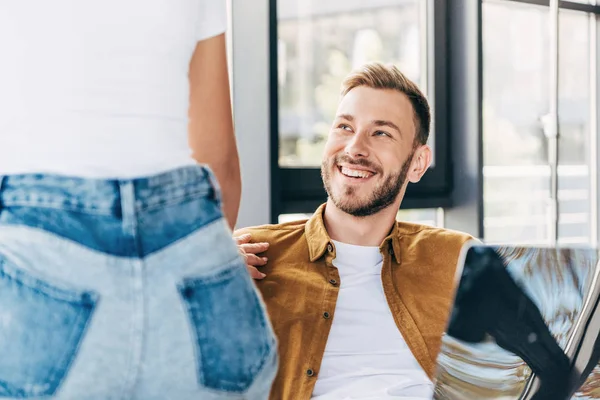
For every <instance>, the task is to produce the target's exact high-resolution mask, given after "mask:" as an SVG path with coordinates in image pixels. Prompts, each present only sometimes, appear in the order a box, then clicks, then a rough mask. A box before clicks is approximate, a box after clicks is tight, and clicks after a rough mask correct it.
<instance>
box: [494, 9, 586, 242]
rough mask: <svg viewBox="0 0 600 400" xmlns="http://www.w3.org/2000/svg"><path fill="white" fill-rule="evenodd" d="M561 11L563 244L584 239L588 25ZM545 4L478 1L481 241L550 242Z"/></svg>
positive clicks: (581, 15) (583, 17)
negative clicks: (480, 31) (480, 29)
mask: <svg viewBox="0 0 600 400" xmlns="http://www.w3.org/2000/svg"><path fill="white" fill-rule="evenodd" d="M585 20H587V15H586V14H585V13H581V12H579V13H577V12H569V11H565V10H561V14H560V49H559V53H560V54H559V57H560V66H559V71H560V85H559V90H560V95H559V97H560V98H559V118H560V130H561V135H562V137H561V139H560V143H559V147H560V150H559V159H560V164H561V165H560V167H559V200H560V211H561V215H560V229H559V235H560V239H561V242H564V243H586V242H588V241H589V236H590V235H589V234H590V224H589V212H590V202H589V198H590V197H589V178H588V177H589V172H588V167H587V165H589V157H588V156H587V153H586V152H587V149H589V145H588V143H589V138H590V120H589V108H590V107H589V101H590V99H589V95H588V94H587V92H588V91H589V87H590V76H589V73H590V72H589V64H590V63H589V57H590V55H589V48H590V46H589V42H588V41H589V37H588V36H589V34H588V32H589V26H588V25H587V23H586V22H585ZM548 23H549V9H548V7H540V6H534V5H528V4H519V3H513V2H501V1H486V2H484V4H483V65H484V71H483V72H484V73H483V80H484V93H483V94H484V97H483V138H484V142H483V145H484V225H485V240H486V241H488V242H492V243H517V242H518V243H531V244H544V243H548V242H549V241H550V240H551V238H550V237H549V234H550V232H551V230H550V229H549V228H550V226H551V224H552V223H553V220H552V215H551V214H550V212H549V211H550V209H549V208H548V205H549V198H550V168H549V166H548V139H547V138H546V135H545V133H544V130H543V125H542V121H543V119H544V116H546V115H547V113H548V110H549V83H550V81H549V79H550V77H549V72H550V70H549V68H548V62H549V46H550V43H549V35H548V33H549V32H548V29H549V26H548Z"/></svg>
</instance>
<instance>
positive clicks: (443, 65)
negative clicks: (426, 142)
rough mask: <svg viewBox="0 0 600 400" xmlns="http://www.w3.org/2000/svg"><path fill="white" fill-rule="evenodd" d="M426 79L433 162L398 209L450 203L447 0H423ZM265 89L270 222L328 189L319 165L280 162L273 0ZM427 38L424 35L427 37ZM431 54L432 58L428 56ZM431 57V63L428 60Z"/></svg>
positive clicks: (306, 206) (308, 206) (272, 1)
mask: <svg viewBox="0 0 600 400" xmlns="http://www.w3.org/2000/svg"><path fill="white" fill-rule="evenodd" d="M427 1H428V4H427V9H428V12H427V14H428V17H427V19H428V24H427V27H426V29H427V34H428V36H429V35H432V36H433V37H432V38H431V41H430V42H428V46H427V57H426V60H427V61H426V62H427V68H426V70H427V75H428V82H427V85H428V86H430V85H432V84H433V91H432V92H431V94H430V103H431V105H432V110H433V115H432V117H433V121H432V126H433V127H434V131H433V132H431V135H435V137H434V138H433V139H434V143H435V151H434V157H435V161H434V165H435V166H434V167H433V168H430V169H429V171H428V172H427V173H426V174H425V175H424V176H423V178H422V179H421V181H420V182H419V183H418V184H413V185H409V186H408V188H407V190H406V194H405V197H404V200H403V202H402V205H401V207H400V208H401V209H422V208H439V207H443V208H448V207H451V206H452V191H453V187H454V185H453V170H452V151H451V146H450V143H451V137H450V131H449V115H448V112H447V110H448V103H447V97H448V91H447V88H448V78H447V71H448V66H447V59H448V57H447V53H448V50H447V46H446V43H447V11H446V0H427ZM269 22H270V23H269V54H270V60H269V68H270V71H269V91H270V164H271V222H272V223H277V221H278V218H279V215H280V214H297V213H312V212H313V211H314V210H315V208H316V207H317V206H318V205H320V204H322V203H323V202H325V201H326V198H327V195H326V193H325V189H324V187H323V182H322V180H321V171H320V169H319V168H314V167H313V168H306V167H305V168H298V167H282V166H280V165H279V85H278V79H277V78H278V56H279V54H278V45H277V41H278V29H277V0H269ZM429 40H430V39H429V38H428V41H429ZM433 54H435V57H433V60H432V59H431V56H432V55H433ZM432 61H433V64H432V63H431V62H432Z"/></svg>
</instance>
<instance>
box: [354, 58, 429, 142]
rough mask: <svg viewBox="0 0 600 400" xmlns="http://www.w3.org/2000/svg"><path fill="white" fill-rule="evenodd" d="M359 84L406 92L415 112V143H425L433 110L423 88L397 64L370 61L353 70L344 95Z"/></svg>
mask: <svg viewBox="0 0 600 400" xmlns="http://www.w3.org/2000/svg"><path fill="white" fill-rule="evenodd" d="M359 86H367V87H370V88H373V89H392V90H397V91H399V92H400V93H404V94H405V95H406V96H407V97H408V98H409V100H410V103H411V104H412V107H413V109H414V112H415V127H416V133H415V145H418V144H420V145H424V144H426V143H427V139H428V138H429V126H430V125H431V110H430V108H429V102H428V101H427V98H426V97H425V95H424V94H423V92H421V89H419V87H418V86H417V85H416V84H415V83H414V82H413V81H411V80H410V79H408V78H407V77H406V76H405V75H404V74H403V73H402V72H400V70H399V69H398V68H396V66H394V65H384V64H381V63H378V62H373V63H368V64H365V65H363V66H362V67H361V68H359V69H357V70H355V71H353V72H352V73H350V75H348V76H347V77H346V79H344V82H343V83H342V96H345V95H347V94H348V92H349V91H351V90H352V89H354V88H356V87H359Z"/></svg>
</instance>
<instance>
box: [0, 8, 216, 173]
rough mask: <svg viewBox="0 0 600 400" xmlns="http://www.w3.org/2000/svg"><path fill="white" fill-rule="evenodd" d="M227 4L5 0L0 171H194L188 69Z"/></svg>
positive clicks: (0, 46)
mask: <svg viewBox="0 0 600 400" xmlns="http://www.w3.org/2000/svg"><path fill="white" fill-rule="evenodd" d="M226 25H227V20H226V9H225V0H127V1H122V0H102V1H98V0H90V1H88V0H86V1H82V0H50V1H48V0H3V1H0V175H5V174H18V173H56V174H63V175H77V176H83V177H137V176H147V175H152V174H155V173H160V172H163V171H167V170H169V169H174V168H178V167H182V166H186V165H191V164H194V161H193V159H192V158H191V150H190V148H189V145H188V138H187V125H188V105H189V83H188V72H189V64H190V60H191V57H192V54H193V51H194V49H195V46H196V44H197V42H198V41H200V40H203V39H207V38H209V37H212V36H216V35H218V34H221V33H223V32H224V31H225V29H226Z"/></svg>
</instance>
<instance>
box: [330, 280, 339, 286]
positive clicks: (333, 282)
mask: <svg viewBox="0 0 600 400" xmlns="http://www.w3.org/2000/svg"><path fill="white" fill-rule="evenodd" d="M329 283H331V284H332V285H333V286H335V285H337V281H336V280H335V279H330V280H329Z"/></svg>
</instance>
